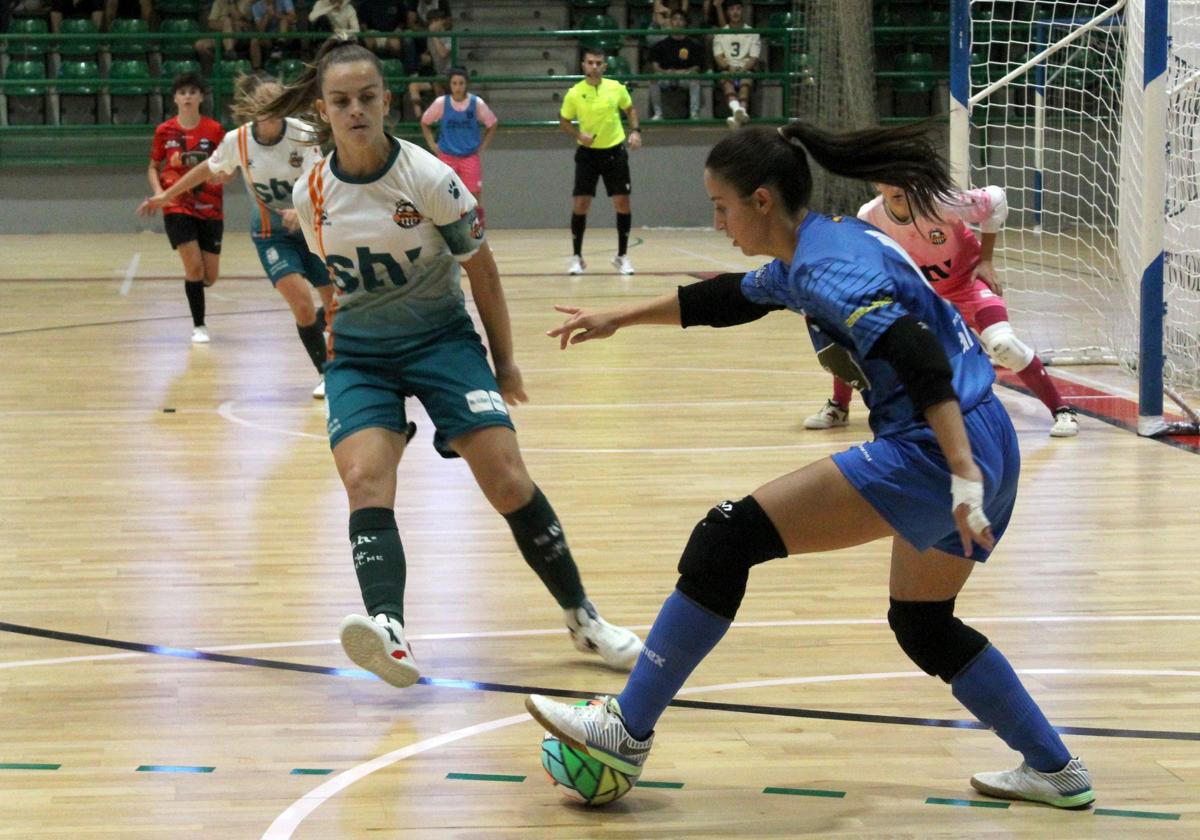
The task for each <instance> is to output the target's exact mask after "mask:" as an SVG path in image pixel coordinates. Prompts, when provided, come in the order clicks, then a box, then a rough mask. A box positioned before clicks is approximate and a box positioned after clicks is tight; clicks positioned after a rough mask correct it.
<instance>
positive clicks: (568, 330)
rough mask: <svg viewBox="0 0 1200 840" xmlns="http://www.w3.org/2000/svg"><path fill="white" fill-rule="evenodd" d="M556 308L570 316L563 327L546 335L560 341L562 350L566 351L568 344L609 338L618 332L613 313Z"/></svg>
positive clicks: (563, 307) (549, 331)
mask: <svg viewBox="0 0 1200 840" xmlns="http://www.w3.org/2000/svg"><path fill="white" fill-rule="evenodd" d="M554 308H555V310H557V311H558V312H562V313H564V314H566V315H567V316H568V317H567V320H565V321H563V322H562V325H561V326H558V327H555V328H554V329H552V330H547V331H546V335H548V336H550V337H551V338H557V339H558V346H559V349H560V350H566V349H567V345H568V344H578V343H579V342H581V341H591V340H592V339H593V338H608V337H609V336H611V335H612V334H613V333H615V332H616V331H617V322H616V318H614V317H613V313H611V312H584V311H583V310H582V309H579V308H577V307H574V306H555V307H554Z"/></svg>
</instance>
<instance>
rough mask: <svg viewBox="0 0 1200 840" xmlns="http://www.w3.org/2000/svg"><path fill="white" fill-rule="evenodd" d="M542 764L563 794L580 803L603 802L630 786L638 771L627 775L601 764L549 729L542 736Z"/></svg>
mask: <svg viewBox="0 0 1200 840" xmlns="http://www.w3.org/2000/svg"><path fill="white" fill-rule="evenodd" d="M542 767H544V768H545V769H546V775H547V776H549V777H550V781H551V782H553V783H554V787H556V788H557V789H558V790H559V791H561V792H562V794H563V796H565V797H567V798H568V799H572V800H574V801H576V802H582V803H583V804H584V805H607V804H608V803H610V802H615V801H617V800H618V799H620V798H621V797H622V796H624V795H625V794H627V793H629V791H630V790H632V789H633V785H634V782H636V781H637V778H638V776H639V775H641V774H640V773H638V774H634V775H627V774H625V773H622V772H621V771H620V770H614V769H613V768H611V767H609V766H608V765H607V764H601V763H600V762H599V761H597V760H596V759H594V758H592V757H591V756H590V755H588V754H587V753H585V752H583V751H582V750H577V749H575V748H574V747H571V746H568V745H567V744H564V743H563V742H562V741H560V740H558V739H557V738H555V737H554V736H553V735H551V734H550V733H549V732H547V733H546V737H544V738H543V739H542Z"/></svg>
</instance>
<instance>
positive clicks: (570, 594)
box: [504, 487, 585, 610]
mask: <svg viewBox="0 0 1200 840" xmlns="http://www.w3.org/2000/svg"><path fill="white" fill-rule="evenodd" d="M504 518H505V519H506V520H508V527H509V528H512V532H513V537H514V538H515V539H516V541H517V547H518V548H520V549H521V554H522V556H524V558H525V562H526V563H528V564H529V566H530V568H532V569H533V570H534V571H535V572H537V576H538V577H539V578H541V579H542V583H544V584H545V585H546V588H547V589H548V590H550V594H551V595H553V596H554V600H556V601H558V605H559V606H560V607H562V608H563V609H564V610H569V609H574V608H575V607H578V606H580V605H581V604H582V603H583V602H584V599H585V595H584V592H583V583H582V582H581V581H580V580H579V567H577V566H576V565H575V558H573V557H572V556H571V549H569V548H568V547H567V538H566V537H565V536H563V529H562V525H561V524H559V521H558V516H556V515H555V513H554V508H552V507H550V502H549V501H548V500H547V499H546V497H545V496H544V495H542V491H541V490H540V489H539V488H537V487H534V488H533V498H532V499H530V500H529V504H527V505H525V507H523V508H521V509H520V510H515V511H513V512H512V513H506V514H504Z"/></svg>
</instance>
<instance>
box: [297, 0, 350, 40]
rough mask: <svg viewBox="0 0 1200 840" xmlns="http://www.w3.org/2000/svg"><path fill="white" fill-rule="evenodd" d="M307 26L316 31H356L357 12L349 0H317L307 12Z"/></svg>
mask: <svg viewBox="0 0 1200 840" xmlns="http://www.w3.org/2000/svg"><path fill="white" fill-rule="evenodd" d="M308 22H309V28H310V29H312V30H314V31H317V32H351V33H354V32H358V31H359V29H360V28H361V27H359V25H358V12H357V11H355V9H354V6H352V5H350V0H317V2H316V3H315V4H314V5H313V7H312V11H311V12H309V13H308Z"/></svg>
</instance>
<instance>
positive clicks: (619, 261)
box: [612, 254, 634, 274]
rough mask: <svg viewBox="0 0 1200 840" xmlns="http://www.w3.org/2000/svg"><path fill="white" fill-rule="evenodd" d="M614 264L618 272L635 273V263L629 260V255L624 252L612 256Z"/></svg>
mask: <svg viewBox="0 0 1200 840" xmlns="http://www.w3.org/2000/svg"><path fill="white" fill-rule="evenodd" d="M612 264H613V265H614V266H616V268H617V273H618V274H633V273H634V272H633V263H631V262H630V261H629V257H627V256H625V255H624V254H617V255H616V256H615V257H613V258H612Z"/></svg>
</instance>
